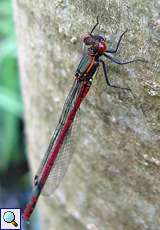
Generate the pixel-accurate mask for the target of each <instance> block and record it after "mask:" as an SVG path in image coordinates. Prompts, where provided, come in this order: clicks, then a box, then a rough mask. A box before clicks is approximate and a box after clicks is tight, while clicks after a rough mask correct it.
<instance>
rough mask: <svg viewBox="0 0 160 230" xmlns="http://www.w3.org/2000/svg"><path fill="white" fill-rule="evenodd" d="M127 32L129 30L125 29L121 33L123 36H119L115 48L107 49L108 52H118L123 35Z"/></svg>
mask: <svg viewBox="0 0 160 230" xmlns="http://www.w3.org/2000/svg"><path fill="white" fill-rule="evenodd" d="M126 32H127V30H125V31H124V32H123V33H122V34H121V36H120V38H119V40H118V43H117V46H116V48H115V49H109V50H107V51H106V52H107V53H116V52H117V50H118V48H119V45H120V43H121V40H122V37H123V36H124V34H125V33H126Z"/></svg>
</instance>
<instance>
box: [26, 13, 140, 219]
mask: <svg viewBox="0 0 160 230" xmlns="http://www.w3.org/2000/svg"><path fill="white" fill-rule="evenodd" d="M98 24H99V21H98V17H97V22H96V24H95V25H94V27H93V28H92V30H91V32H90V33H88V34H87V35H86V36H85V37H84V38H83V43H84V45H85V46H86V48H87V52H86V53H85V54H84V55H83V56H82V58H81V60H80V63H79V65H78V67H77V70H76V73H75V80H74V83H73V86H72V88H71V90H70V92H69V94H68V97H67V99H66V101H65V104H64V106H63V110H62V114H61V116H60V119H59V122H58V125H57V127H56V129H55V132H54V133H53V135H52V137H51V140H50V144H49V146H48V149H47V151H46V154H45V156H44V158H43V160H42V162H41V165H40V167H39V169H38V171H37V174H36V176H35V178H34V190H33V195H32V197H31V200H30V201H29V203H28V204H27V206H26V208H25V210H24V212H23V218H24V219H25V220H26V221H29V219H30V216H31V214H32V212H33V210H34V208H35V206H36V203H37V201H38V198H39V196H40V194H41V192H42V193H43V192H44V193H45V189H46V188H47V187H50V188H51V189H49V190H52V192H53V191H54V190H55V189H56V188H57V187H58V185H59V183H60V181H61V180H62V178H63V177H64V175H65V172H66V170H67V168H68V165H69V163H70V160H71V158H72V153H71V152H70V151H69V149H68V145H69V141H70V140H71V135H72V131H73V128H74V126H73V124H74V123H75V119H76V116H77V113H78V110H79V108H80V105H81V103H82V101H83V100H84V98H85V97H86V95H87V93H88V91H89V89H90V87H91V84H92V80H93V76H94V75H95V73H96V71H97V69H98V67H99V66H100V65H101V64H102V67H103V71H104V76H105V80H106V83H107V85H108V86H110V87H114V88H119V89H123V90H129V91H131V89H130V88H127V87H121V86H117V85H113V84H112V83H111V82H110V80H109V78H108V74H107V69H106V64H105V61H104V60H102V58H101V57H102V56H104V57H106V58H108V59H110V60H111V61H112V62H114V63H116V64H120V65H125V64H129V63H132V62H137V61H143V62H144V60H143V59H133V60H130V61H121V60H118V59H116V58H114V57H113V56H111V54H113V53H116V52H117V50H118V48H119V45H120V42H121V40H122V37H123V36H124V34H125V33H126V31H125V32H124V33H122V34H121V36H120V38H119V40H118V43H117V45H116V48H115V49H108V48H107V44H106V41H105V38H104V37H103V36H102V35H94V34H93V32H94V30H95V28H96V27H97V26H98Z"/></svg>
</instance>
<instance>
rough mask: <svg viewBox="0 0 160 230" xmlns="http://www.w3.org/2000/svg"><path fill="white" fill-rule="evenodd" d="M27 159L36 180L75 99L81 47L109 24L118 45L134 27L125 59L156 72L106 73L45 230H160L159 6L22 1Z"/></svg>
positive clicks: (98, 81)
mask: <svg viewBox="0 0 160 230" xmlns="http://www.w3.org/2000/svg"><path fill="white" fill-rule="evenodd" d="M13 5H14V12H15V21H16V27H17V38H18V39H17V40H18V48H19V64H20V71H21V80H22V91H23V96H24V103H25V115H26V134H27V138H28V153H29V159H30V163H31V168H32V170H33V173H35V171H36V169H37V167H38V165H39V163H40V158H42V156H43V154H44V152H45V150H46V147H47V144H48V142H49V138H50V135H51V133H52V131H53V130H54V127H55V126H56V123H57V121H58V117H59V115H60V112H61V109H62V105H63V102H64V99H65V97H66V95H67V92H68V91H69V89H70V87H71V85H72V82H73V77H72V76H73V75H74V70H75V68H76V65H77V63H78V60H79V58H80V56H81V41H82V40H81V38H82V37H83V35H84V34H85V33H86V32H87V31H89V30H90V29H91V27H92V26H93V24H94V23H95V20H96V15H99V18H100V22H101V25H100V28H98V29H97V32H98V31H101V32H103V33H105V34H106V38H107V40H108V41H109V42H108V43H109V46H114V44H115V42H116V41H117V39H118V37H119V36H120V34H121V33H122V32H123V31H124V30H125V29H126V28H128V29H129V31H128V32H127V34H126V35H125V38H124V39H123V42H122V45H121V48H120V50H119V52H118V56H120V57H121V58H122V57H124V58H126V59H129V58H130V57H131V58H134V57H135V56H138V57H145V58H146V59H147V60H148V61H149V63H148V64H140V63H139V64H130V65H127V66H123V67H122V66H116V65H115V64H112V63H110V62H109V61H108V65H109V70H110V71H109V75H110V79H111V81H112V82H114V83H116V84H119V85H123V86H127V85H128V86H130V87H131V88H132V91H133V93H134V97H133V96H132V95H131V94H130V93H128V92H124V91H122V90H116V89H112V88H109V87H107V86H106V84H105V80H104V78H103V72H102V70H101V69H100V71H99V72H98V74H97V76H96V77H95V79H94V83H93V85H92V88H91V91H90V93H89V95H88V97H87V99H86V100H85V102H84V105H83V106H82V108H81V130H80V131H78V132H79V138H78V140H77V144H76V146H75V154H74V158H73V160H72V163H71V165H70V167H69V170H68V172H67V174H66V176H65V179H64V180H63V182H62V183H61V185H60V187H59V188H58V190H57V191H56V192H55V194H54V196H53V197H52V198H51V199H49V198H42V197H41V198H40V205H39V207H41V214H42V215H41V216H42V217H43V218H42V220H43V227H42V229H48V230H53V229H55V230H74V229H76V230H82V229H91V230H106V229H107V230H117V229H118V230H134V229H135V230H137V229H139V230H141V229H148V230H159V229H160V199H159V198H160V176H159V171H160V151H159V147H160V146H159V143H160V142H159V131H160V117H159V116H160V100H159V96H160V80H159V77H160V62H159V61H160V58H159V57H160V48H159V47H160V17H159V12H160V2H159V1H157V0H153V1H149V0H129V1H127V0H124V1H123V0H110V1H106V0H101V1H100V0H98V1H95V0H93V1H91V0H89V1H86V0H81V1H80V0H77V1H74V0H68V1H63V0H54V1H51V0H37V1H36V0H14V1H13Z"/></svg>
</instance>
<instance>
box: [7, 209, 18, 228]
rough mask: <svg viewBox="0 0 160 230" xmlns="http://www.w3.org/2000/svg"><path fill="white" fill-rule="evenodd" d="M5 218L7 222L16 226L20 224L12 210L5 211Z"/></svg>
mask: <svg viewBox="0 0 160 230" xmlns="http://www.w3.org/2000/svg"><path fill="white" fill-rule="evenodd" d="M3 220H4V221H5V222H6V223H9V224H13V225H14V226H15V227H17V226H18V224H17V223H16V222H15V215H14V213H13V212H11V211H7V212H5V213H4V215H3Z"/></svg>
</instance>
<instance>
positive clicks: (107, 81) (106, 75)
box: [100, 60, 131, 91]
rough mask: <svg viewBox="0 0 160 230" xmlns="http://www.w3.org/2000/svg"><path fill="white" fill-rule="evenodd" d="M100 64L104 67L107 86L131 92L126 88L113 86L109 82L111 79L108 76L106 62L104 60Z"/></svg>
mask: <svg viewBox="0 0 160 230" xmlns="http://www.w3.org/2000/svg"><path fill="white" fill-rule="evenodd" d="M100 62H101V63H102V67H103V71H104V76H105V79H106V83H107V85H109V86H110V87H114V88H118V89H124V90H129V91H131V89H130V88H125V87H121V86H117V85H112V84H111V83H110V81H109V78H108V74H107V69H106V65H105V62H104V61H103V60H100Z"/></svg>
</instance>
